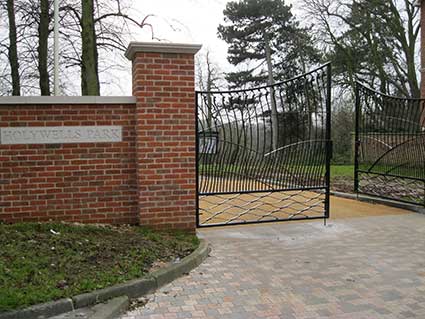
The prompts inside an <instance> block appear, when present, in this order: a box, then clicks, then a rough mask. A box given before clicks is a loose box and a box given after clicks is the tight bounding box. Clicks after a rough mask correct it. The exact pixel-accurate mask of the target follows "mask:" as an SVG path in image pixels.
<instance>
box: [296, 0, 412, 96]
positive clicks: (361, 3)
mask: <svg viewBox="0 0 425 319" xmlns="http://www.w3.org/2000/svg"><path fill="white" fill-rule="evenodd" d="M414 3H415V1H413V0H388V1H381V0H304V4H305V6H304V9H305V11H306V12H307V14H308V16H309V18H310V20H311V21H314V22H315V23H316V28H315V30H316V32H317V35H318V36H317V38H318V39H320V40H321V45H322V49H323V50H324V51H327V52H328V58H331V59H332V60H333V62H334V66H335V67H334V70H335V71H336V72H337V74H339V75H340V77H339V83H340V84H341V85H342V86H349V87H350V88H353V87H354V82H355V81H356V80H362V81H364V82H366V83H368V84H369V85H371V86H378V87H379V88H380V90H381V91H382V92H384V93H392V94H398V95H404V96H413V97H419V95H420V93H419V81H418V74H417V69H416V59H417V50H418V47H417V42H418V41H417V40H418V36H419V30H420V26H419V14H418V13H419V11H418V8H416V7H415V4H414Z"/></svg>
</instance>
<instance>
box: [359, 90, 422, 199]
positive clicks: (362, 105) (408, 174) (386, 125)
mask: <svg viewBox="0 0 425 319" xmlns="http://www.w3.org/2000/svg"><path fill="white" fill-rule="evenodd" d="M355 138H356V150H355V190H356V191H357V192H359V193H364V194H368V195H374V196H379V197H382V198H388V199H393V200H397V201H401V202H408V203H412V204H416V205H425V100H420V99H403V98H396V97H392V96H387V95H384V94H381V93H379V92H376V91H373V90H371V89H369V88H367V87H365V86H363V85H362V84H360V83H357V89H356V137H355Z"/></svg>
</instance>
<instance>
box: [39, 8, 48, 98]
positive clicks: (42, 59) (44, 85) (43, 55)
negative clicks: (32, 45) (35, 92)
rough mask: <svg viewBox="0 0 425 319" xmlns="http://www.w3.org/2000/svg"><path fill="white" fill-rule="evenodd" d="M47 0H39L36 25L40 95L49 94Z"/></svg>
mask: <svg viewBox="0 0 425 319" xmlns="http://www.w3.org/2000/svg"><path fill="white" fill-rule="evenodd" d="M49 24H50V17H49V0H40V24H39V25H38V71H39V73H40V91H41V95H50V79H49V70H48V56H49Z"/></svg>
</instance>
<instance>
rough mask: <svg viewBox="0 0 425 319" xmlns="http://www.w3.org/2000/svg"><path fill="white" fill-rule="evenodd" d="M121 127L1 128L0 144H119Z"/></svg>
mask: <svg viewBox="0 0 425 319" xmlns="http://www.w3.org/2000/svg"><path fill="white" fill-rule="evenodd" d="M121 141H122V126H46V127H2V128H0V144H9V145H10V144H69V143H102V142H121Z"/></svg>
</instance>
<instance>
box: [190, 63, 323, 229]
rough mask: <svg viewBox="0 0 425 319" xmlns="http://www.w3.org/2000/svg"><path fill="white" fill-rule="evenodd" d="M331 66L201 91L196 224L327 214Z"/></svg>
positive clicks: (251, 221) (273, 219) (198, 101)
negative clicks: (282, 78) (266, 81)
mask: <svg viewBox="0 0 425 319" xmlns="http://www.w3.org/2000/svg"><path fill="white" fill-rule="evenodd" d="M330 94H331V66H330V64H326V65H324V66H322V67H320V68H318V69H316V70H313V71H311V72H309V73H306V74H303V75H300V76H297V77H295V78H292V79H289V80H286V81H283V82H280V83H276V84H274V85H268V86H262V87H257V88H252V89H244V90H234V91H211V92H196V106H197V107H196V108H197V119H198V120H197V169H198V174H197V175H198V180H197V183H198V226H200V227H202V226H214V225H228V224H241V223H253V222H269V221H281V220H293V219H303V218H327V217H328V216H329V165H330V164H329V163H330V157H331V145H330Z"/></svg>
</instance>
